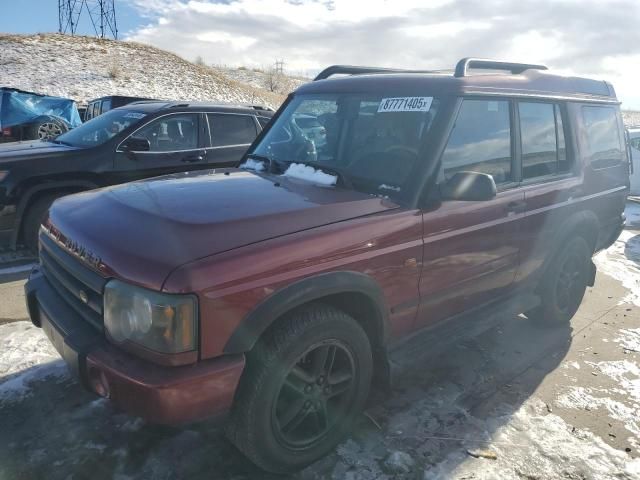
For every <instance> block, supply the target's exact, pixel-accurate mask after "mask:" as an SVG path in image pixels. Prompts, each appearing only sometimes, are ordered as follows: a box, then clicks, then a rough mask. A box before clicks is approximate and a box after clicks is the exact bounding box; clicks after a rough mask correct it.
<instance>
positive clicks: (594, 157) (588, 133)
mask: <svg viewBox="0 0 640 480" xmlns="http://www.w3.org/2000/svg"><path fill="white" fill-rule="evenodd" d="M582 121H583V125H584V132H583V138H584V140H585V147H586V150H587V151H586V156H587V160H588V161H589V162H590V163H591V165H592V166H593V168H607V167H613V166H616V165H620V164H621V163H622V162H623V161H624V158H625V152H624V146H623V144H622V141H621V138H620V130H619V128H618V115H617V112H616V109H615V108H613V107H605V106H583V107H582Z"/></svg>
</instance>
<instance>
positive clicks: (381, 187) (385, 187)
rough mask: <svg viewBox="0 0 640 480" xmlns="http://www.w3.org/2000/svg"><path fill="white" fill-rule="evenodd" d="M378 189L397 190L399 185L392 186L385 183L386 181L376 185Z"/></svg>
mask: <svg viewBox="0 0 640 480" xmlns="http://www.w3.org/2000/svg"><path fill="white" fill-rule="evenodd" d="M378 190H392V191H394V192H399V191H400V187H394V186H393V185H387V184H386V183H383V184H382V185H380V186H379V187H378Z"/></svg>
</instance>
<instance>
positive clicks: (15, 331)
mask: <svg viewBox="0 0 640 480" xmlns="http://www.w3.org/2000/svg"><path fill="white" fill-rule="evenodd" d="M67 375H68V374H67V369H66V366H65V364H64V362H63V361H62V360H60V355H59V354H58V352H57V351H56V349H55V348H54V347H53V345H51V343H50V342H49V339H48V338H47V337H46V335H45V334H44V332H43V331H42V330H41V329H39V328H37V327H35V326H33V324H31V322H13V323H7V324H4V325H0V402H3V401H7V400H15V399H18V398H21V397H23V396H25V395H28V394H29V387H30V384H31V383H33V382H36V381H39V380H42V379H44V378H47V377H50V376H54V377H58V378H61V377H66V376H67Z"/></svg>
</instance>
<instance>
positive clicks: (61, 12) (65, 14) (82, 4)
mask: <svg viewBox="0 0 640 480" xmlns="http://www.w3.org/2000/svg"><path fill="white" fill-rule="evenodd" d="M86 17H88V18H89V21H90V22H91V25H92V26H93V31H94V32H95V34H96V37H99V38H106V37H108V36H111V37H113V38H114V39H116V40H117V39H118V24H117V22H116V7H115V0H58V32H60V33H70V34H71V35H75V34H76V32H77V30H78V25H79V24H80V22H81V21H82V20H83V19H85V18H86Z"/></svg>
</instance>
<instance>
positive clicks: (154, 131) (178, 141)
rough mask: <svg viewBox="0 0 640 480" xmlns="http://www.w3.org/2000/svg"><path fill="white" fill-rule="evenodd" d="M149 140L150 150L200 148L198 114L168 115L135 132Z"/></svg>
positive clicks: (165, 150) (166, 150) (173, 150)
mask: <svg viewBox="0 0 640 480" xmlns="http://www.w3.org/2000/svg"><path fill="white" fill-rule="evenodd" d="M133 136H134V137H140V138H146V139H147V140H149V145H150V149H149V151H150V152H175V151H181V150H194V149H196V148H198V115H197V114H195V113H186V114H176V115H167V116H165V117H160V118H158V119H156V120H155V121H153V122H151V123H149V124H148V125H145V126H144V127H142V128H141V129H140V130H138V131H137V132H135V133H134V134H133Z"/></svg>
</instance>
